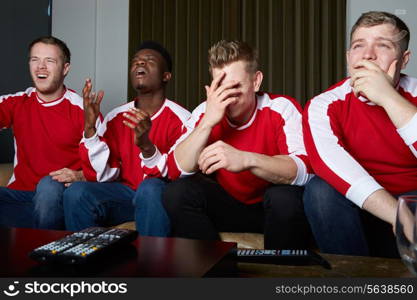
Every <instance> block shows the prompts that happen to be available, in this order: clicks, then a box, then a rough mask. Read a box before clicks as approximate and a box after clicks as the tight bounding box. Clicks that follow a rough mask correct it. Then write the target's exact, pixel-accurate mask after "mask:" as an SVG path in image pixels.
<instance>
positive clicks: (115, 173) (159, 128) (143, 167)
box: [81, 99, 190, 190]
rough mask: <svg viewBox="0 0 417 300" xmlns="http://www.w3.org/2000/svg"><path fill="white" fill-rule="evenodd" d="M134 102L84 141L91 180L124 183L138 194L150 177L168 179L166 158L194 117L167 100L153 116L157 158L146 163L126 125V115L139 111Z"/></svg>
mask: <svg viewBox="0 0 417 300" xmlns="http://www.w3.org/2000/svg"><path fill="white" fill-rule="evenodd" d="M135 101H140V100H134V101H131V102H129V103H126V104H124V105H122V106H119V107H117V108H115V109H113V110H112V111H111V112H109V113H108V115H107V116H106V117H105V118H104V121H103V123H102V124H101V126H100V127H99V129H98V131H97V133H96V134H95V135H94V136H92V137H91V138H88V139H86V138H84V139H83V141H82V151H81V157H82V160H83V171H84V175H85V176H86V178H87V180H90V181H98V182H108V181H115V180H118V181H121V183H123V184H125V185H127V186H129V187H130V188H132V189H134V190H136V189H137V187H138V185H139V184H140V183H141V182H142V180H143V179H144V178H145V177H146V176H149V177H154V176H158V177H165V176H166V175H167V171H166V169H167V168H166V165H164V163H163V162H164V161H165V162H166V157H167V155H168V151H169V150H170V148H171V147H172V145H174V144H175V142H176V140H177V139H178V138H179V137H180V136H181V134H182V133H183V132H184V131H185V127H184V124H185V122H186V120H187V119H188V118H189V117H190V113H189V112H188V111H187V110H186V109H184V108H182V107H181V106H179V105H178V104H176V103H174V102H172V101H170V100H168V99H166V100H165V101H164V103H163V105H162V106H161V108H160V109H159V110H158V111H157V112H156V113H155V114H153V115H152V116H151V121H152V127H151V130H150V132H149V138H150V140H151V141H152V143H153V144H154V145H155V147H156V148H157V150H156V153H155V154H154V155H153V157H150V158H147V159H143V156H142V155H141V151H140V149H139V147H137V146H136V144H135V142H134V138H135V137H134V132H133V130H132V129H130V128H129V127H127V126H126V125H124V124H123V120H124V117H123V113H125V112H127V111H128V110H129V108H133V107H135Z"/></svg>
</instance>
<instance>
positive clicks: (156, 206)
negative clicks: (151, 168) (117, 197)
mask: <svg viewBox="0 0 417 300" xmlns="http://www.w3.org/2000/svg"><path fill="white" fill-rule="evenodd" d="M166 185H167V182H165V181H163V180H162V179H159V178H149V179H146V180H144V181H143V182H142V183H141V184H140V185H139V187H138V189H137V191H136V194H135V196H134V198H133V205H135V220H136V230H137V231H139V233H140V235H148V236H161V237H166V236H169V234H170V232H171V226H170V221H169V218H168V215H167V213H166V211H165V208H164V207H163V205H162V194H163V192H164V191H165V188H166Z"/></svg>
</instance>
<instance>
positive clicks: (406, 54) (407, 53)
mask: <svg viewBox="0 0 417 300" xmlns="http://www.w3.org/2000/svg"><path fill="white" fill-rule="evenodd" d="M410 55H411V52H410V50H407V51H405V52H404V53H403V55H402V63H401V70H403V69H405V67H406V66H407V64H408V61H409V60H410Z"/></svg>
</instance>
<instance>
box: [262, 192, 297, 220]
mask: <svg viewBox="0 0 417 300" xmlns="http://www.w3.org/2000/svg"><path fill="white" fill-rule="evenodd" d="M303 190H304V189H303V188H302V187H299V186H291V185H279V186H274V187H271V188H269V189H267V190H266V191H265V194H264V200H263V205H264V209H265V210H266V211H271V212H273V214H274V217H277V218H279V219H280V220H286V219H291V218H294V217H297V216H300V215H304V212H303V211H304V209H303V201H302V197H303Z"/></svg>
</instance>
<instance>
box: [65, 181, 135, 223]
mask: <svg viewBox="0 0 417 300" xmlns="http://www.w3.org/2000/svg"><path fill="white" fill-rule="evenodd" d="M134 195H135V191H134V190H132V189H131V188H129V187H128V186H126V185H124V184H121V183H118V182H104V183H98V182H74V183H73V184H71V186H70V187H68V188H67V189H66V190H65V192H64V213H65V225H66V228H67V229H68V230H73V231H77V230H82V229H84V228H87V227H92V226H113V225H118V224H120V223H123V222H127V221H132V220H133V218H134V207H133V205H132V199H133V196H134Z"/></svg>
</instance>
